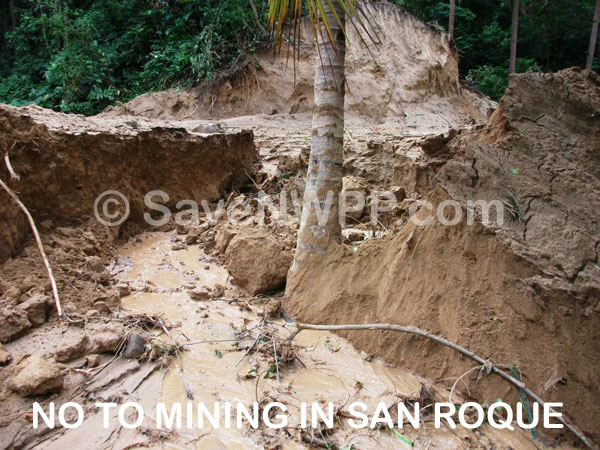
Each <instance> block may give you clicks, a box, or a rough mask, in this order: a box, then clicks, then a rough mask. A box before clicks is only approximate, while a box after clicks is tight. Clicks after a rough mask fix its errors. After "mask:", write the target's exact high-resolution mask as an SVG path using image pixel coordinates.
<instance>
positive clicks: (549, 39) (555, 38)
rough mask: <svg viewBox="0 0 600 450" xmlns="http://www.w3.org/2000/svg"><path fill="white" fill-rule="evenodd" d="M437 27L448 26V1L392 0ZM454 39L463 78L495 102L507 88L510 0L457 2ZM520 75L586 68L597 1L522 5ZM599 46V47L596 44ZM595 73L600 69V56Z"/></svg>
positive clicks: (536, 0)
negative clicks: (541, 71) (539, 71)
mask: <svg viewBox="0 0 600 450" xmlns="http://www.w3.org/2000/svg"><path fill="white" fill-rule="evenodd" d="M392 2H393V3H395V4H397V5H399V6H402V7H403V8H405V9H406V10H407V11H409V12H411V13H412V14H414V15H416V16H417V17H419V18H420V19H422V20H424V21H425V22H428V23H430V24H432V25H434V26H435V27H437V28H439V27H443V28H446V27H447V26H448V13H449V0H392ZM456 3H457V6H456V18H455V40H456V46H457V48H458V51H459V55H460V71H461V75H462V76H463V77H464V78H466V79H467V81H469V82H471V83H473V84H474V85H475V87H477V88H478V89H479V90H481V91H482V92H484V93H485V94H487V95H489V96H490V97H492V98H494V99H496V100H497V99H499V98H500V97H501V96H502V94H503V93H504V90H505V89H506V87H507V85H508V61H509V56H510V40H511V8H510V1H509V0H457V2H456ZM520 3H521V8H520V18H519V39H518V49H517V54H518V56H520V57H521V59H520V60H518V61H517V72H524V71H527V70H530V69H531V70H543V71H556V70H560V69H564V68H566V67H572V66H582V65H583V64H584V63H585V59H586V56H587V53H586V52H587V45H588V42H589V35H590V31H591V27H592V18H593V12H594V11H593V10H594V6H595V0H521V2H520ZM598 44H599V46H600V42H599V43H598ZM596 55H597V56H596V59H595V64H594V68H595V69H598V67H599V65H600V52H599V51H598V50H597V51H596Z"/></svg>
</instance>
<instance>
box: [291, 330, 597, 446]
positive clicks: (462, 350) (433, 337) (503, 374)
mask: <svg viewBox="0 0 600 450" xmlns="http://www.w3.org/2000/svg"><path fill="white" fill-rule="evenodd" d="M295 326H296V331H294V332H293V333H292V334H291V335H290V336H289V337H288V340H289V341H291V340H293V339H294V338H295V337H296V336H297V335H298V333H300V332H301V331H302V330H321V331H352V330H383V331H397V332H400V333H408V334H415V335H417V336H422V337H425V338H427V339H431V340H432V341H435V342H438V343H440V344H442V345H445V346H446V347H450V348H451V349H454V350H456V351H457V352H459V353H461V354H463V355H465V356H466V357H467V358H470V359H472V360H473V361H476V362H478V363H479V364H481V365H482V366H485V367H491V371H492V372H494V373H495V374H497V375H499V376H501V377H502V378H504V379H505V380H506V381H508V382H509V383H511V384H513V385H514V386H517V387H518V388H519V389H522V390H523V392H525V393H526V394H527V395H528V396H529V397H531V398H532V399H534V400H535V401H536V402H538V403H539V404H540V405H542V406H544V404H545V402H544V400H542V399H541V398H540V397H539V396H538V395H537V394H536V393H535V392H533V391H532V390H531V389H529V388H528V387H527V386H525V383H523V382H521V381H519V380H517V379H516V378H514V377H513V376H512V375H510V374H508V373H506V372H504V371H503V370H502V369H500V368H499V367H498V366H496V365H495V364H493V363H491V362H490V361H486V360H485V359H483V358H482V357H481V356H478V355H476V354H475V353H473V352H471V351H470V350H467V349H466V348H464V347H461V346H460V345H457V344H455V343H453V342H450V341H448V340H446V339H444V338H443V337H441V336H437V335H435V334H431V333H429V332H427V331H423V330H421V329H419V328H417V327H413V326H406V327H403V326H400V325H393V324H384V323H372V324H365V325H313V324H309V323H296V324H295ZM550 411H551V412H554V411H552V409H550ZM557 419H558V420H559V421H560V422H562V424H563V425H564V426H565V427H567V428H568V429H569V430H571V431H572V432H573V434H575V436H577V437H578V438H579V439H580V440H581V442H583V443H584V444H585V445H586V446H587V447H589V448H593V449H597V448H598V446H596V445H595V444H594V443H593V442H591V441H590V440H589V439H588V438H587V437H586V436H585V434H583V432H581V431H580V430H579V429H578V428H577V427H576V426H575V425H572V424H571V422H570V421H569V420H568V419H567V418H566V417H565V416H564V414H563V415H561V416H560V417H557Z"/></svg>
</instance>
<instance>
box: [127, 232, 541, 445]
mask: <svg viewBox="0 0 600 450" xmlns="http://www.w3.org/2000/svg"><path fill="white" fill-rule="evenodd" d="M171 238H172V235H170V234H163V233H160V234H148V235H143V237H142V240H143V242H141V243H137V244H127V245H125V246H123V247H121V248H120V249H119V250H118V255H119V257H120V258H122V261H123V263H124V266H123V267H124V268H125V271H124V273H122V274H121V275H120V276H119V277H120V278H121V279H122V280H126V281H127V282H129V283H130V284H132V285H138V286H140V285H148V284H150V285H151V286H152V289H151V290H152V292H137V293H135V294H133V295H130V296H127V297H124V298H123V299H122V305H123V307H124V308H125V309H127V310H128V311H130V312H132V313H136V314H149V315H153V314H164V316H165V318H166V319H167V320H168V321H169V322H170V323H176V324H177V325H178V328H177V330H176V333H177V334H178V335H179V337H178V338H177V339H178V341H179V342H181V343H183V344H184V345H185V344H186V343H187V344H189V346H187V347H186V349H187V351H185V352H183V353H182V355H181V362H182V366H183V371H184V374H185V375H184V376H185V379H186V381H187V383H188V386H189V390H190V391H191V392H192V393H193V396H194V400H193V401H194V403H196V402H204V403H205V404H207V405H212V404H213V403H214V402H226V401H229V402H237V401H240V402H243V403H244V404H247V405H250V404H252V403H253V402H260V401H261V400H263V401H264V400H265V399H270V401H279V402H281V403H284V404H285V405H287V406H288V407H289V409H290V427H289V428H290V429H289V431H287V434H289V437H287V438H286V436H285V435H286V433H274V432H273V430H269V429H267V428H266V427H264V429H259V430H256V431H255V430H252V429H251V428H250V427H249V426H247V427H246V428H245V429H242V430H237V429H235V428H234V429H229V430H228V429H223V428H220V429H214V428H212V427H211V426H210V424H205V426H204V427H203V429H201V430H198V429H195V430H194V429H192V430H189V429H188V430H186V429H185V428H184V429H183V430H181V431H179V434H180V435H181V436H177V437H175V436H173V437H171V438H169V440H168V443H165V444H166V445H167V447H172V448H176V447H177V443H180V444H181V443H183V442H185V441H187V442H189V441H192V440H193V441H195V444H194V445H195V446H196V448H231V449H236V448H239V449H244V448H254V447H256V448H260V447H261V446H264V445H268V446H272V445H276V443H281V444H282V445H285V447H286V448H303V446H302V445H300V444H299V443H298V441H297V440H294V439H293V437H292V436H293V435H296V434H297V433H298V431H297V430H295V428H297V427H298V426H299V417H300V416H299V411H300V403H301V402H308V403H312V402H313V401H321V402H323V404H326V402H327V401H330V402H333V403H334V404H335V405H336V408H339V409H340V410H343V409H344V405H347V404H349V403H350V402H351V401H356V400H359V401H362V402H364V403H365V404H367V405H369V406H370V407H372V408H374V407H375V406H376V404H377V403H378V402H380V401H383V402H385V403H386V404H387V405H392V404H393V403H394V402H397V401H398V399H400V398H403V397H404V398H411V397H412V398H418V397H419V395H420V390H421V387H422V386H423V383H424V382H425V381H424V380H423V379H421V378H419V377H416V376H415V375H413V374H410V373H408V372H405V371H401V370H398V369H392V368H386V367H385V365H384V363H383V362H381V361H374V360H371V359H370V358H369V357H368V356H367V355H366V354H364V353H363V354H362V355H361V354H360V353H359V352H357V351H356V350H355V349H354V348H353V347H352V346H351V345H350V344H349V343H348V341H346V340H345V339H343V338H341V337H339V336H335V335H333V334H331V333H327V332H318V331H306V332H303V333H302V334H300V335H299V336H298V337H297V338H296V339H295V340H294V352H295V353H296V354H297V359H296V360H293V361H291V362H290V363H286V364H285V365H282V367H281V368H280V369H279V374H277V373H269V374H268V376H266V377H265V371H266V370H268V369H269V366H268V365H266V363H267V361H265V360H264V358H263V355H261V354H260V353H257V354H250V355H248V356H246V357H244V355H245V354H246V352H245V351H244V350H242V349H243V348H247V347H248V346H249V345H252V343H253V342H254V340H255V339H256V337H257V335H258V334H259V333H260V332H261V330H264V328H263V326H262V325H261V324H262V322H263V317H264V316H262V315H261V313H262V312H263V308H262V307H261V303H262V302H260V301H258V302H256V301H254V302H248V301H246V302H244V300H242V299H237V300H231V301H217V300H209V301H204V302H202V301H201V302H198V301H193V300H191V298H190V296H189V294H188V293H187V291H186V289H185V286H186V285H189V284H201V285H203V286H207V287H209V288H214V287H215V286H216V285H217V284H221V285H222V286H225V287H226V290H233V289H235V288H234V286H232V285H231V283H230V282H228V280H229V278H230V277H229V275H228V273H227V271H226V270H225V269H224V268H223V267H221V266H219V265H216V264H210V263H207V259H208V257H207V255H206V254H204V253H203V252H202V251H201V250H200V249H199V248H198V247H192V248H188V249H185V250H181V251H173V250H171V246H172V242H171ZM265 301H266V300H265ZM199 317H204V318H201V319H198V318H199ZM269 322H270V325H269V326H268V327H267V328H266V330H265V331H264V332H265V333H273V334H274V335H275V336H276V342H277V343H278V345H279V342H280V340H281V339H285V338H286V337H287V336H288V335H289V334H290V331H289V330H288V329H287V326H286V322H285V321H283V320H281V319H273V320H270V321H269ZM244 330H250V331H248V332H247V333H244V334H243V331H244ZM242 334H243V335H244V337H237V336H240V335H242ZM195 342H199V343H197V344H195ZM273 342H275V341H273ZM365 359H369V361H366V360H365ZM277 378H279V381H278V380H277ZM436 394H437V395H440V396H443V395H449V393H448V392H447V391H445V390H439V391H437V392H436ZM144 395H145V393H144V386H143V385H142V386H140V388H139V389H138V396H144ZM156 401H161V402H164V403H165V404H166V405H167V406H169V407H171V406H172V405H173V404H174V403H177V402H180V403H183V404H185V403H187V402H188V401H189V400H188V398H187V396H186V392H185V389H184V384H183V382H182V379H181V372H180V370H179V368H178V367H177V366H175V367H172V368H170V369H168V371H167V372H166V374H165V376H164V381H163V383H162V391H161V392H160V395H159V396H158V397H157V398H156ZM196 419H197V418H195V419H194V423H197V422H196ZM339 419H340V424H339V425H338V426H336V427H335V428H334V430H333V432H331V431H329V430H325V431H321V432H320V433H319V432H318V431H317V432H316V437H317V438H319V439H321V440H323V439H324V438H325V436H327V439H334V440H335V441H336V442H338V443H340V444H343V445H340V446H344V445H345V446H350V445H352V444H354V445H355V446H360V448H373V449H376V448H389V449H396V448H400V447H402V446H405V445H406V444H403V443H402V442H403V441H402V440H401V439H400V438H399V437H398V436H396V435H394V434H390V433H389V432H387V431H379V430H375V431H364V430H361V431H360V432H357V431H356V430H352V429H350V428H349V427H348V426H347V425H344V424H343V422H344V421H343V420H341V419H342V416H340V417H339ZM184 423H185V420H184ZM322 433H325V434H324V435H322ZM403 436H405V437H406V438H407V439H409V440H411V441H413V442H415V443H416V444H417V445H426V446H427V447H428V448H464V447H465V444H464V439H465V435H464V433H462V432H460V431H458V430H457V431H454V432H453V431H451V430H449V429H447V430H435V429H434V428H433V426H427V425H425V426H424V428H423V429H421V430H419V431H415V430H413V429H411V428H410V427H407V429H406V430H403ZM304 439H305V440H306V439H310V437H309V436H308V435H307V436H304ZM469 439H470V440H471V439H474V441H476V442H478V445H482V446H485V445H492V443H493V444H495V445H499V446H506V447H513V448H536V447H535V445H534V443H533V442H532V441H531V439H529V438H528V436H527V434H526V433H523V432H516V433H510V432H506V433H501V432H498V431H497V430H494V429H492V428H491V427H484V428H483V429H482V430H481V434H480V435H478V436H476V437H471V438H469ZM472 443H473V442H472Z"/></svg>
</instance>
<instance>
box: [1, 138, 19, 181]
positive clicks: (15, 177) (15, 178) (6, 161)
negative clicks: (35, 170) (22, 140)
mask: <svg viewBox="0 0 600 450" xmlns="http://www.w3.org/2000/svg"><path fill="white" fill-rule="evenodd" d="M13 147H14V146H13ZM4 164H6V168H7V169H8V173H9V174H10V179H11V180H13V181H19V180H20V179H21V177H20V176H19V174H17V172H15V170H14V169H13V168H12V165H11V163H10V159H9V158H8V153H6V154H5V155H4Z"/></svg>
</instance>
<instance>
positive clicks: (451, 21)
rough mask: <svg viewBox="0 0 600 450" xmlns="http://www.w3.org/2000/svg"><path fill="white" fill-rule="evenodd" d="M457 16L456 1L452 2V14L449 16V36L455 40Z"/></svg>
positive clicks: (451, 0)
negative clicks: (455, 18)
mask: <svg viewBox="0 0 600 450" xmlns="http://www.w3.org/2000/svg"><path fill="white" fill-rule="evenodd" d="M455 16H456V0H450V14H448V34H449V35H450V39H454V17H455Z"/></svg>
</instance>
